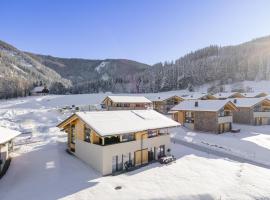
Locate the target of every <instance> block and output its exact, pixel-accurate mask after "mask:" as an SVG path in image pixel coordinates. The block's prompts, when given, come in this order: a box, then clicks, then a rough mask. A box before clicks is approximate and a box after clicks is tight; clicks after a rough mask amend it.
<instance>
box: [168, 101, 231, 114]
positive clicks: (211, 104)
mask: <svg viewBox="0 0 270 200" xmlns="http://www.w3.org/2000/svg"><path fill="white" fill-rule="evenodd" d="M195 102H198V106H195ZM227 103H231V102H230V101H229V100H189V101H183V102H181V103H179V104H178V105H176V106H174V107H173V108H172V109H171V110H186V111H213V112H217V111H219V110H220V109H221V108H223V107H224V106H225V105H226V104H227Z"/></svg>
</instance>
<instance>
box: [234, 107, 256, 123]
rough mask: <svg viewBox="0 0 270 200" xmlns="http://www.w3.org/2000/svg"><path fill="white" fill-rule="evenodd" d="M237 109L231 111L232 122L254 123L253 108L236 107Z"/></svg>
mask: <svg viewBox="0 0 270 200" xmlns="http://www.w3.org/2000/svg"><path fill="white" fill-rule="evenodd" d="M238 109H239V111H234V112H233V122H234V123H239V124H255V120H254V118H253V110H251V109H250V108H238Z"/></svg>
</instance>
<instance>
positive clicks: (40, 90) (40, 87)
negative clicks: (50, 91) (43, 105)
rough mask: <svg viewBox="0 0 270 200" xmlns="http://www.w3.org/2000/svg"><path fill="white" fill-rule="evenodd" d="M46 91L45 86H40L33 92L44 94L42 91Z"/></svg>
mask: <svg viewBox="0 0 270 200" xmlns="http://www.w3.org/2000/svg"><path fill="white" fill-rule="evenodd" d="M43 89H44V87H43V86H38V87H35V88H34V89H33V90H32V92H42V90H43Z"/></svg>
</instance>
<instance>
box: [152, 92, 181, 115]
mask: <svg viewBox="0 0 270 200" xmlns="http://www.w3.org/2000/svg"><path fill="white" fill-rule="evenodd" d="M151 100H152V102H153V109H154V110H156V111H158V112H160V113H163V114H167V113H168V111H169V110H170V109H171V108H172V107H174V106H175V105H177V104H179V103H180V102H181V101H184V99H183V98H182V97H179V96H177V95H173V96H171V95H163V96H161V97H160V96H158V97H154V98H153V99H151Z"/></svg>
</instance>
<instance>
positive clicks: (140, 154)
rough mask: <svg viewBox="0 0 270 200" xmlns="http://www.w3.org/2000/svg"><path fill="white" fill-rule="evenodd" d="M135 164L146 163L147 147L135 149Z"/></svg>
mask: <svg viewBox="0 0 270 200" xmlns="http://www.w3.org/2000/svg"><path fill="white" fill-rule="evenodd" d="M134 155H135V165H141V164H146V163H148V149H143V150H138V151H135V153H134Z"/></svg>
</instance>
